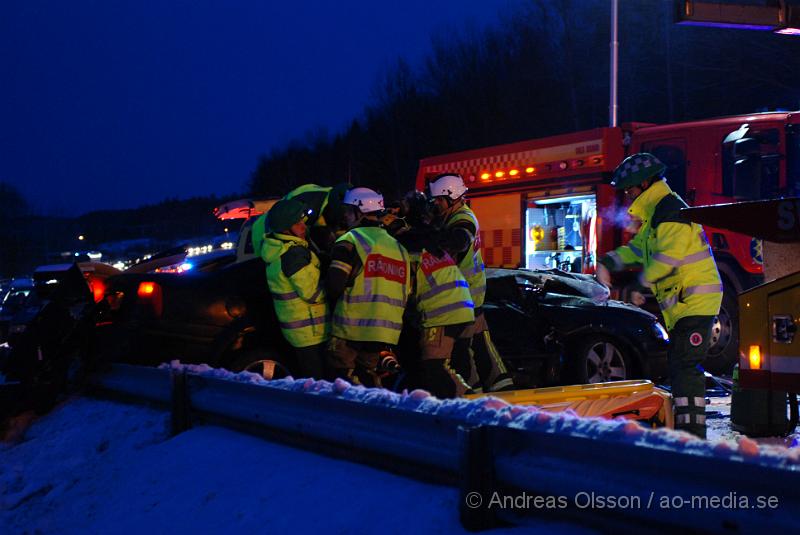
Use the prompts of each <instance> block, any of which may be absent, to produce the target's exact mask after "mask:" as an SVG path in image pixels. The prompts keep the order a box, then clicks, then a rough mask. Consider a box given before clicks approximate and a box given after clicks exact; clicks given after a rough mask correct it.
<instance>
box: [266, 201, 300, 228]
mask: <svg viewBox="0 0 800 535" xmlns="http://www.w3.org/2000/svg"><path fill="white" fill-rule="evenodd" d="M309 212H310V210H309V208H308V206H306V204H305V203H304V202H302V201H300V200H298V199H281V200H280V201H278V202H276V203H275V204H274V205H273V206H272V208H270V209H269V212H267V228H268V229H269V232H286V230H288V229H289V228H290V227H291V226H292V225H294V224H295V223H297V222H298V221H300V220H301V219H303V218H304V217H306V216H308V215H309Z"/></svg>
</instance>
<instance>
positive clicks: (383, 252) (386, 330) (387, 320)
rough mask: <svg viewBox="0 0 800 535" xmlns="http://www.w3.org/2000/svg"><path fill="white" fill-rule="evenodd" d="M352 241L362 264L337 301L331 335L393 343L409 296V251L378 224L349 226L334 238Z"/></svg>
mask: <svg viewBox="0 0 800 535" xmlns="http://www.w3.org/2000/svg"><path fill="white" fill-rule="evenodd" d="M341 240H344V241H347V242H349V243H352V244H353V246H354V247H355V250H356V252H357V253H358V256H359V258H360V259H361V268H360V270H359V272H358V273H357V274H356V276H355V280H354V282H353V285H352V286H348V287H347V288H345V291H344V294H343V295H342V297H341V299H339V301H338V302H337V303H336V310H335V312H334V315H333V335H334V336H336V337H337V338H342V339H344V340H354V341H361V342H384V343H387V344H396V343H397V342H398V340H399V339H400V331H401V330H402V328H403V311H404V310H405V306H406V300H407V299H408V289H409V286H410V266H409V260H408V253H407V252H406V250H405V248H404V247H403V246H402V245H400V244H399V243H398V242H397V240H395V239H394V238H392V237H391V236H390V235H389V234H388V233H387V232H386V231H385V230H384V229H382V228H380V227H358V228H354V229H351V230H350V231H349V232H347V233H346V234H344V235H343V236H341V237H340V238H339V239H338V240H337V241H341Z"/></svg>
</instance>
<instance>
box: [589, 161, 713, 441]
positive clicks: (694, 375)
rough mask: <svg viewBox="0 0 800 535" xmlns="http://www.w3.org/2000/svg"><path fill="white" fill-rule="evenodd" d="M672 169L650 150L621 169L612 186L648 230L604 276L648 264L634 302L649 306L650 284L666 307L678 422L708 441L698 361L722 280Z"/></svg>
mask: <svg viewBox="0 0 800 535" xmlns="http://www.w3.org/2000/svg"><path fill="white" fill-rule="evenodd" d="M665 170H666V166H665V165H664V164H663V163H661V161H659V160H658V158H656V157H655V156H653V155H652V154H649V153H639V154H634V155H632V156H629V157H628V158H625V160H624V161H623V162H622V163H621V164H620V165H619V166H618V167H617V168H616V169H615V170H614V175H613V178H612V182H611V185H612V186H614V187H615V188H616V189H617V190H622V191H624V192H625V195H626V196H627V197H628V198H629V199H630V200H631V201H632V202H631V205H630V207H629V208H628V212H629V213H630V214H631V216H632V217H634V218H635V219H637V220H639V221H641V227H640V228H639V231H638V232H637V233H636V235H634V237H633V238H632V239H631V240H630V242H629V243H628V244H627V245H623V246H622V247H617V248H616V249H615V250H614V251H612V252H610V253H608V254H606V255H605V256H604V257H602V258H600V259H599V264H598V266H597V279H598V280H599V281H600V282H602V283H603V284H605V285H606V286H610V284H611V276H610V271H619V270H622V269H624V268H627V267H630V266H641V267H642V272H641V274H640V275H639V283H640V285H641V286H640V288H639V290H640V291H639V292H636V293H634V295H633V296H632V301H634V303H639V304H641V303H643V301H644V298H643V296H642V295H641V291H644V286H649V287H650V288H651V290H652V292H653V294H654V295H655V297H656V300H657V301H658V304H659V306H660V307H661V313H662V315H663V316H664V322H665V323H666V327H667V331H668V332H669V336H670V346H669V350H668V366H669V375H670V382H671V384H672V396H673V400H674V404H675V427H676V428H677V429H683V430H684V431H688V432H690V433H692V434H695V435H697V436H698V437H701V438H705V436H706V421H705V420H706V416H705V405H706V402H705V377H704V376H703V372H702V371H701V370H700V369H699V368H698V365H699V364H700V363H701V362H702V361H703V359H704V358H705V356H706V353H707V351H708V347H709V341H710V337H711V327H712V324H713V322H714V316H716V315H717V314H718V313H719V307H720V304H721V302H722V282H721V280H720V276H719V272H718V271H717V265H716V263H715V262H714V256H713V254H712V253H711V248H710V247H709V245H708V241H707V240H706V236H705V233H704V232H703V228H702V227H701V226H700V225H698V224H696V223H692V222H691V221H689V220H688V219H687V218H685V217H684V216H683V215H682V214H681V211H680V210H681V208H685V207H686V203H685V202H684V201H683V200H682V199H681V198H680V197H679V196H678V195H677V194H676V193H675V192H673V191H672V190H671V189H670V187H669V186H668V185H667V182H666V179H665V178H664V171H665Z"/></svg>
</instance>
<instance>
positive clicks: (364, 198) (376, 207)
mask: <svg viewBox="0 0 800 535" xmlns="http://www.w3.org/2000/svg"><path fill="white" fill-rule="evenodd" d="M342 203H343V204H349V205H351V206H355V207H356V208H358V209H359V210H361V213H362V214H369V213H372V212H378V211H381V210H383V195H381V194H380V193H378V192H377V191H375V190H371V189H369V188H353V189H351V190H349V191H348V192H347V193H345V194H344V199H343V200H342Z"/></svg>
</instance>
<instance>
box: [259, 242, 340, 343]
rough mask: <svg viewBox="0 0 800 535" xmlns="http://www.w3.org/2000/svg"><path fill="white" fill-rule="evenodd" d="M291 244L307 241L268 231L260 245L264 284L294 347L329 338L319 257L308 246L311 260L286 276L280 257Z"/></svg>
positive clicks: (282, 328)
mask: <svg viewBox="0 0 800 535" xmlns="http://www.w3.org/2000/svg"><path fill="white" fill-rule="evenodd" d="M292 247H304V248H306V249H308V243H307V242H306V241H304V240H302V239H300V238H298V237H296V236H292V235H288V234H278V233H275V234H268V235H267V237H266V238H265V239H264V242H263V244H262V247H261V251H260V252H261V258H262V259H263V260H264V262H266V263H267V284H268V285H269V290H270V292H271V293H272V303H273V305H274V306H275V314H276V315H277V316H278V322H279V324H280V327H281V331H282V332H283V335H284V337H286V340H287V341H288V342H289V343H290V344H291V345H292V346H293V347H307V346H312V345H317V344H321V343H323V342H325V341H327V340H328V338H329V335H330V323H329V322H328V303H327V301H326V299H325V290H324V288H323V286H322V284H321V280H320V264H319V258H317V255H315V254H314V252H313V251H311V250H308V253H309V254H310V258H311V261H310V262H309V263H308V265H306V266H304V267H302V268H301V269H299V270H298V271H297V272H295V273H293V274H292V275H291V276H290V277H287V276H286V274H285V273H284V269H283V265H282V261H283V259H284V255H285V254H286V253H287V252H288V251H289V249H290V248H292Z"/></svg>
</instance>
